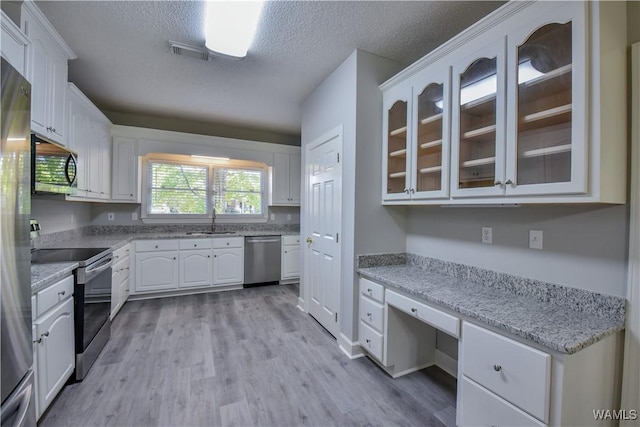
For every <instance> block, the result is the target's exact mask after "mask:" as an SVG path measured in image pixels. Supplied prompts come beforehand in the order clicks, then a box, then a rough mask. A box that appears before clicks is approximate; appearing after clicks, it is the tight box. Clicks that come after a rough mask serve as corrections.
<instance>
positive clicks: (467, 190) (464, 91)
mask: <svg viewBox="0 0 640 427" xmlns="http://www.w3.org/2000/svg"><path fill="white" fill-rule="evenodd" d="M505 41H506V38H505V37H500V38H498V39H497V40H495V41H492V42H491V43H490V44H488V45H486V46H473V47H474V49H472V51H473V53H472V54H471V55H469V56H466V57H464V58H462V59H461V60H459V61H458V62H457V63H456V64H454V66H453V71H452V74H453V102H452V106H453V113H452V115H451V117H452V120H453V125H452V131H451V141H452V149H451V159H452V164H453V166H452V177H451V182H452V188H451V195H452V196H453V197H464V196H492V195H493V196H500V195H503V194H504V188H503V187H502V185H500V184H498V183H499V182H502V181H499V180H503V176H504V157H505V138H504V135H505V101H506V93H505V82H506V75H505V73H506V70H505V60H506V57H505V53H506V52H505ZM485 88H486V89H485ZM498 177H499V178H498ZM494 184H495V185H494Z"/></svg>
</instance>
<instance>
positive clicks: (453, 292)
mask: <svg viewBox="0 0 640 427" xmlns="http://www.w3.org/2000/svg"><path fill="white" fill-rule="evenodd" d="M358 272H359V273H360V274H361V275H362V276H364V277H366V278H369V279H371V280H374V281H376V282H378V283H381V284H383V285H385V286H387V287H389V288H392V289H397V290H399V291H402V292H404V293H406V294H408V295H412V296H415V297H417V298H419V299H422V300H425V301H427V302H430V303H433V304H435V305H439V306H441V307H444V308H446V309H449V310H451V311H454V312H456V313H460V314H462V315H465V316H468V317H470V318H473V319H477V320H480V321H482V322H484V323H486V324H488V325H491V326H494V327H496V328H498V329H502V330H504V331H507V332H510V333H512V334H515V335H517V336H520V337H523V338H526V339H528V340H531V341H534V342H536V343H538V344H541V345H543V346H545V347H548V348H550V349H553V350H556V351H559V352H562V353H569V354H572V353H575V352H577V351H579V350H581V349H583V348H584V347H587V346H588V345H590V344H593V343H595V342H597V341H599V340H601V339H603V338H604V337H606V336H608V335H611V334H614V333H616V332H618V331H621V330H622V329H623V328H624V320H623V319H622V320H621V319H616V318H613V317H607V316H597V315H595V314H593V313H588V312H584V311H577V310H572V309H571V308H569V307H562V306H558V305H555V304H551V303H548V302H542V301H539V300H536V299H535V298H532V297H530V296H523V295H518V294H517V293H511V292H506V291H504V290H500V289H496V288H493V287H488V286H483V285H480V284H477V283H473V282H470V281H467V280H462V279H459V278H456V277H451V276H449V275H445V274H441V273H438V272H436V271H429V270H425V269H423V268H419V267H417V266H414V265H407V264H401V265H386V266H379V267H369V268H359V269H358Z"/></svg>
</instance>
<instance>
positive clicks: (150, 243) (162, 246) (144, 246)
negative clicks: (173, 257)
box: [136, 240, 180, 252]
mask: <svg viewBox="0 0 640 427" xmlns="http://www.w3.org/2000/svg"><path fill="white" fill-rule="evenodd" d="M179 246H180V241H179V240H140V241H138V242H136V252H157V251H175V250H177V249H178V248H179Z"/></svg>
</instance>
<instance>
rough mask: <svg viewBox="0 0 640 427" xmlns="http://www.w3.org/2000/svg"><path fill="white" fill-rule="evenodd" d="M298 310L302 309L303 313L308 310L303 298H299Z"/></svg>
mask: <svg viewBox="0 0 640 427" xmlns="http://www.w3.org/2000/svg"><path fill="white" fill-rule="evenodd" d="M298 310H300V311H301V312H303V313H306V312H307V311H306V310H305V309H304V300H303V299H302V298H298Z"/></svg>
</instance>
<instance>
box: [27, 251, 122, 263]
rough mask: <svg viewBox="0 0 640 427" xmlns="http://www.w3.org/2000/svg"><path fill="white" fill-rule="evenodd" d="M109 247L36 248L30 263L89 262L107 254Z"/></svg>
mask: <svg viewBox="0 0 640 427" xmlns="http://www.w3.org/2000/svg"><path fill="white" fill-rule="evenodd" d="M110 251H111V250H110V249H109V248H62V249H36V250H35V251H33V252H32V253H31V263H32V264H46V263H51V262H66V261H69V262H79V263H81V265H82V264H85V263H89V261H94V258H95V259H99V258H101V257H102V256H103V255H107V254H108V253H109V252H110Z"/></svg>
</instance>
